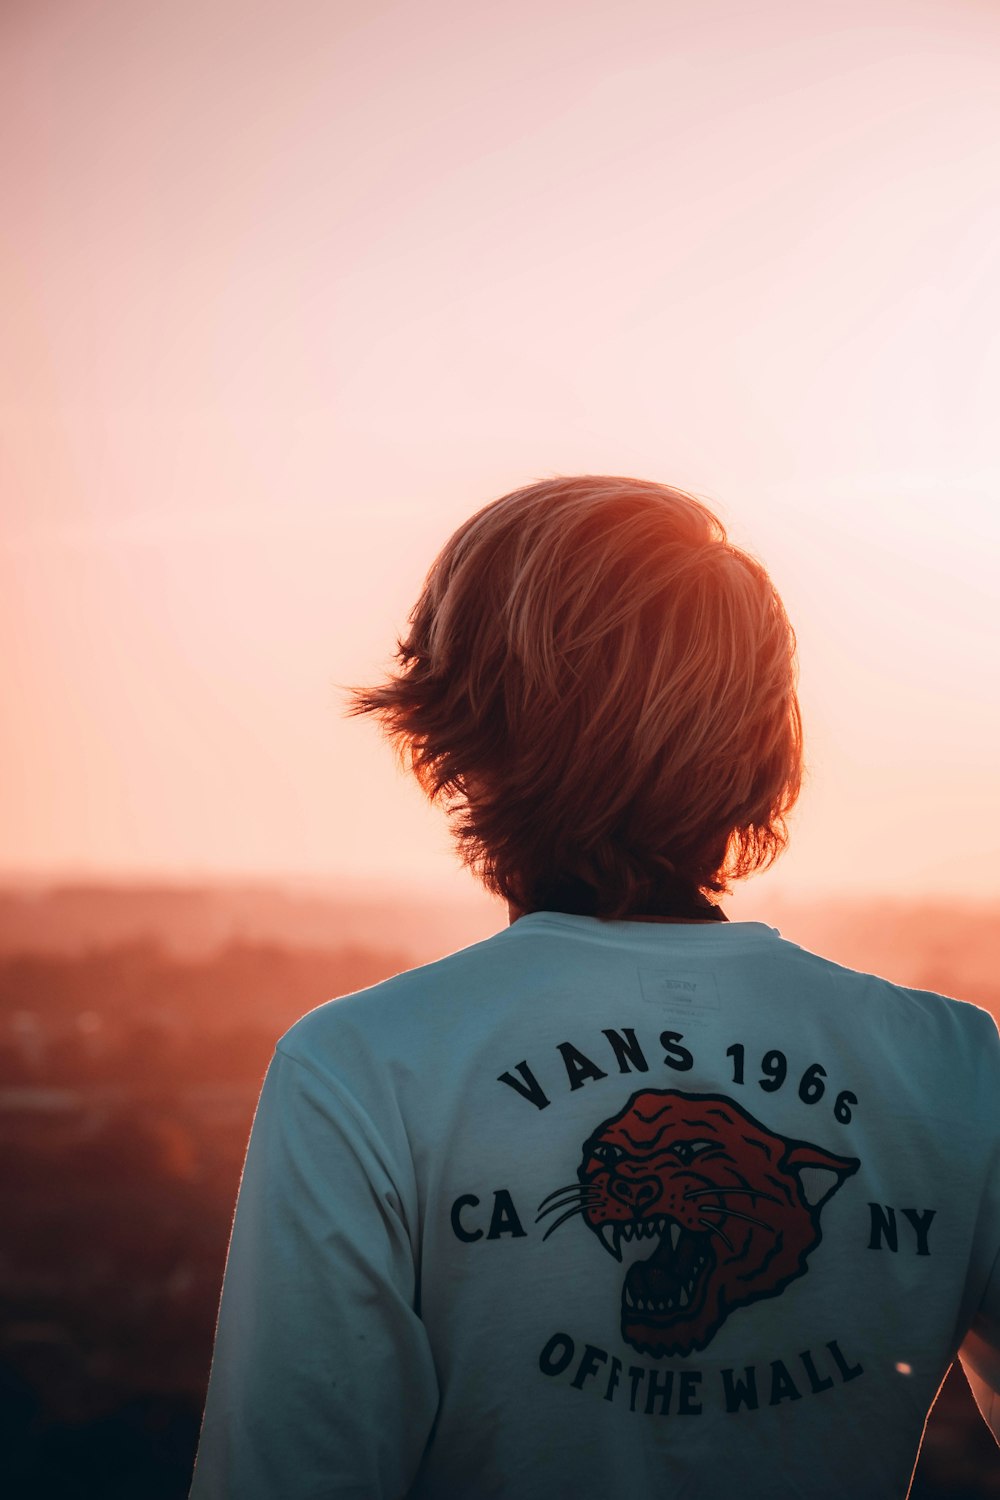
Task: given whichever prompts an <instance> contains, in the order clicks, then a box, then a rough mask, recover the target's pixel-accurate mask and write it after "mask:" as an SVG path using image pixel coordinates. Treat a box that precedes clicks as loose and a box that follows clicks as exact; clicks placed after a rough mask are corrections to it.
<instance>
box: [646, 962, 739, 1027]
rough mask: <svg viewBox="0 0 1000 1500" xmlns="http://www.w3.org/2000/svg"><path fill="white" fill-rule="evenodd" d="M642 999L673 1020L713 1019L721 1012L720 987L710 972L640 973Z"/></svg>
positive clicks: (675, 970)
mask: <svg viewBox="0 0 1000 1500" xmlns="http://www.w3.org/2000/svg"><path fill="white" fill-rule="evenodd" d="M638 972H639V985H640V988H641V989H642V998H643V999H644V1000H648V1002H649V1003H650V1005H655V1006H656V1009H657V1010H658V1011H662V1012H663V1013H664V1014H668V1015H671V1016H695V1017H696V1016H699V1015H703V1014H704V1013H705V1012H706V1011H708V1012H711V1013H712V1014H713V1015H714V1014H716V1013H718V1011H719V1010H720V1009H721V1002H720V1000H719V987H718V985H717V984H716V982H715V975H714V974H713V973H712V972H711V970H705V969H698V970H696V971H693V972H689V971H687V970H684V969H649V968H640V969H639V971H638Z"/></svg>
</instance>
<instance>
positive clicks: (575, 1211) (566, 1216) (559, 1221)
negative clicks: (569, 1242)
mask: <svg viewBox="0 0 1000 1500" xmlns="http://www.w3.org/2000/svg"><path fill="white" fill-rule="evenodd" d="M585 1208H586V1204H581V1206H580V1207H579V1208H571V1209H570V1211H569V1213H568V1214H563V1216H562V1218H561V1219H557V1220H556V1222H555V1223H554V1224H550V1225H549V1227H548V1229H547V1230H546V1231H545V1233H544V1234H543V1235H542V1239H543V1241H544V1240H547V1239H548V1237H549V1235H550V1234H551V1233H552V1231H553V1230H554V1229H558V1228H559V1225H560V1224H565V1222H566V1220H567V1219H572V1217H573V1215H574V1214H582V1213H583V1211H584V1209H585Z"/></svg>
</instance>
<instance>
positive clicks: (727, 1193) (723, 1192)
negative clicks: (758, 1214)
mask: <svg viewBox="0 0 1000 1500" xmlns="http://www.w3.org/2000/svg"><path fill="white" fill-rule="evenodd" d="M708 1193H718V1195H719V1197H720V1198H731V1197H732V1195H733V1194H734V1193H739V1194H741V1195H742V1196H743V1197H749V1198H766V1199H767V1201H768V1203H780V1201H781V1200H780V1198H775V1197H774V1195H773V1193H764V1192H761V1190H760V1188H741V1187H706V1188H692V1190H691V1192H690V1193H685V1194H684V1200H685V1202H686V1201H687V1199H688V1198H704V1197H705V1196H706V1194H708Z"/></svg>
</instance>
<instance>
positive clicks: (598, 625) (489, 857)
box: [346, 475, 802, 918]
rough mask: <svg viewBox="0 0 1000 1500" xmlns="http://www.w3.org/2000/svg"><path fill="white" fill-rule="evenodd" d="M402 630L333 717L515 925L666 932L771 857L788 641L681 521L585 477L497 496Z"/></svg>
mask: <svg viewBox="0 0 1000 1500" xmlns="http://www.w3.org/2000/svg"><path fill="white" fill-rule="evenodd" d="M409 627H410V628H409V632H408V634H407V635H406V638H405V639H401V640H399V641H398V642H397V650H396V652H395V656H394V660H395V661H396V662H397V663H398V670H394V671H393V672H391V673H390V674H389V675H388V678H387V680H386V681H385V682H383V683H382V684H380V685H378V686H374V687H370V688H353V689H350V700H349V706H348V708H347V710H346V712H347V714H348V715H349V716H351V715H358V714H373V715H374V716H375V717H376V719H377V720H378V722H379V724H380V726H381V728H382V731H383V733H384V735H385V736H386V737H387V739H388V740H389V742H390V743H391V744H392V745H393V747H394V749H395V751H396V754H397V757H398V760H399V762H400V764H401V765H403V766H404V767H405V768H407V769H410V770H412V771H413V773H414V774H415V776H416V778H417V780H418V782H419V784H420V786H421V787H422V788H423V790H424V792H425V793H426V794H427V796H428V797H429V799H430V800H431V801H432V802H434V801H439V800H440V801H443V802H444V804H445V805H446V807H447V810H448V814H449V821H450V824H451V830H452V834H453V837H454V839H455V844H456V848H457V851H458V853H459V856H460V858H461V859H462V862H463V863H464V864H466V865H467V866H468V867H469V868H470V869H472V870H473V871H474V873H475V874H476V875H477V876H478V877H479V878H480V879H481V880H482V882H483V884H484V885H485V886H486V888H487V889H488V890H489V891H491V892H492V893H494V894H495V895H498V896H502V897H503V898H504V899H506V900H507V901H509V902H511V903H512V904H513V905H515V906H516V907H518V908H520V909H521V910H522V911H533V910H558V911H574V912H579V913H581V914H586V915H593V916H599V917H604V918H616V917H618V918H620V917H625V916H628V915H638V914H656V913H664V914H669V912H670V911H671V908H676V907H677V905H678V903H684V902H685V901H687V902H689V903H690V902H691V901H692V899H694V900H700V901H702V902H706V901H708V899H709V893H715V894H719V893H727V892H728V891H729V885H728V882H729V881H730V880H733V879H738V878H741V877H743V876H746V875H749V874H751V873H752V872H753V871H755V870H758V869H762V868H765V867H766V866H768V865H769V864H771V863H773V861H774V859H775V858H776V857H777V855H778V854H779V853H780V852H781V851H782V849H783V848H784V847H785V845H786V843H787V839H788V832H787V826H786V823H785V817H786V815H787V813H788V812H789V810H790V809H791V807H792V806H793V805H794V803H795V800H796V798H797V796H798V794H799V790H800V786H801V779H802V723H801V717H800V713H799V705H798V698H797V694H796V675H797V671H796V663H795V646H796V642H795V634H794V631H793V630H792V627H791V624H790V623H789V620H788V617H787V615H786V613H785V610H784V606H783V605H782V602H781V600H780V598H779V597H778V594H777V592H776V591H775V588H774V586H773V584H772V583H771V580H770V578H769V577H768V575H767V573H766V571H765V570H764V568H763V567H762V566H761V564H760V563H759V562H757V561H756V560H755V559H754V558H752V557H751V556H749V555H748V554H747V553H746V552H743V551H741V550H740V549H739V548H738V547H735V546H734V545H733V544H732V543H731V542H729V540H728V538H727V535H726V531H725V528H724V526H723V525H722V523H721V522H720V521H719V520H718V518H717V517H716V516H715V515H713V514H712V512H711V511H710V510H709V509H708V508H707V507H706V506H705V505H704V504H702V502H701V501H700V500H697V499H695V498H694V497H693V496H691V495H688V494H686V493H684V492H683V491H682V490H677V489H674V488H672V487H670V486H667V485H662V484H655V483H652V482H650V481H647V480H641V479H623V478H614V477H608V476H602V475H596V476H595V475H583V476H577V477H558V478H554V479H547V480H543V481H540V482H539V483H536V484H532V485H528V486H527V487H525V488H523V489H519V490H515V491H513V492H512V493H510V494H508V495H504V496H503V497H502V498H501V499H499V500H496V501H494V502H493V503H492V504H490V505H487V506H485V507H484V508H483V509H482V510H479V511H477V512H476V514H475V515H474V516H472V517H471V518H470V519H469V520H468V521H466V522H465V523H464V524H463V525H462V526H460V527H459V528H458V530H457V531H456V532H455V533H454V535H453V536H452V537H451V539H450V540H449V541H448V542H447V543H446V545H445V546H444V548H443V550H442V551H441V553H440V554H439V556H438V557H437V559H436V560H435V562H434V564H433V566H432V567H431V570H430V572H429V573H428V575H427V578H426V581H425V583H424V586H423V589H422V591H421V594H420V597H419V598H418V600H417V602H416V604H415V606H414V608H413V610H412V612H411V614H410V616H409Z"/></svg>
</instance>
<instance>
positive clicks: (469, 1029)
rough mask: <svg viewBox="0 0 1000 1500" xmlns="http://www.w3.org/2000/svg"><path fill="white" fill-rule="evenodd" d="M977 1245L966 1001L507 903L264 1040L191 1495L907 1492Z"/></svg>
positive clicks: (743, 937) (976, 1342)
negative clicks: (512, 915) (479, 938)
mask: <svg viewBox="0 0 1000 1500" xmlns="http://www.w3.org/2000/svg"><path fill="white" fill-rule="evenodd" d="M998 1250H1000V1036H998V1032H997V1026H996V1023H995V1022H994V1020H993V1018H992V1017H991V1016H990V1015H989V1014H988V1013H987V1012H985V1011H983V1010H980V1009H978V1008H977V1007H976V1006H973V1005H969V1004H965V1003H962V1002H960V1001H956V1000H950V999H947V998H944V997H942V996H939V995H936V994H931V993H929V992H926V991H921V990H913V989H905V988H902V987H900V986H898V985H895V984H892V983H890V982H888V981H887V980H885V979H881V978H876V977H874V976H872V975H869V974H862V973H858V972H855V971H854V970H851V969H846V968H843V967H841V966H840V965H838V964H835V963H832V962H830V961H829V960H827V959H824V958H821V957H819V956H817V955H816V954H813V953H810V952H807V951H806V950H804V949H802V948H800V947H797V946H796V945H795V944H793V943H790V942H787V941H786V940H784V939H783V938H782V937H781V936H780V934H779V933H778V932H777V931H776V930H775V929H774V928H771V927H768V926H766V925H764V924H763V923H759V922H732V923H727V922H719V923H712V924H699V925H685V924H668V923H664V924H660V923H654V922H639V921H602V920H599V919H597V918H593V917H583V916H576V915H566V914H563V913H556V912H534V913H531V914H530V915H528V916H525V917H522V918H520V919H519V920H518V921H517V922H515V923H514V924H513V925H512V926H511V927H509V928H507V929H505V930H504V931H502V932H498V933H497V934H495V935H494V936H493V937H491V938H488V939H487V940H486V941H485V942H481V943H477V944H475V945H474V946H472V947H469V948H465V949H462V950H461V951H459V952H457V953H453V954H451V955H450V956H449V957H447V958H445V959H442V960H441V961H440V962H437V963H432V964H428V965H426V966H424V967H422V968H419V969H414V970H412V971H410V972H407V973H403V974H399V975H397V976H396V977H394V978H392V979H390V980H387V981H386V982H385V983H382V984H378V985H375V986H373V987H372V988H371V989H368V990H363V991H360V992H358V993H356V994H353V995H349V996H346V997H344V998H342V999H338V1000H335V1001H331V1002H329V1003H327V1004H325V1005H321V1006H319V1007H318V1009H316V1010H313V1011H311V1012H310V1013H309V1014H308V1015H306V1016H304V1017H303V1018H302V1020H300V1021H299V1022H297V1023H296V1025H294V1026H293V1027H292V1028H291V1029H290V1030H289V1031H288V1032H287V1033H286V1034H285V1035H284V1036H283V1037H282V1038H281V1040H280V1041H279V1042H278V1044H277V1049H276V1053H275V1057H274V1059H273V1061H272V1063H271V1066H270V1068H269V1070H268V1073H267V1076H266V1079H265V1081H264V1086H263V1090H262V1093H261V1097H260V1103H259V1106H258V1109H257V1114H256V1117H255V1121H254V1126H253V1132H252V1135H251V1139H250V1145H249V1149H248V1154H247V1160H246V1166H245V1170H244V1174H243V1180H242V1184H241V1187H240V1195H239V1202H238V1207H237V1212H236V1218H235V1224H234V1229H233V1236H232V1242H231V1245H230V1250H229V1258H228V1262H227V1268H226V1277H225V1284H224V1289H223V1295H222V1303H221V1309H220V1314H219V1324H218V1330H217V1336H216V1345H215V1354H214V1359H213V1364H212V1372H211V1380H210V1384H209V1391H208V1399H207V1405H206V1410H205V1418H204V1425H203V1429H202V1436H201V1443H200V1447H199V1453H198V1462H197V1466H196V1470H195V1477H194V1481H193V1487H192V1490H191V1495H192V1497H193V1500H230V1497H231V1500H264V1497H268V1500H331V1497H359V1500H360V1497H365V1500H373V1497H401V1496H405V1495H411V1496H414V1497H420V1500H431V1497H434V1500H460V1497H476V1500H483V1497H487V1496H511V1497H513V1496H517V1497H522V1500H533V1497H538V1500H542V1497H544V1500H552V1497H553V1496H560V1495H576V1496H589V1495H595V1496H602V1497H603V1496H608V1495H661V1494H662V1495H664V1496H668V1495H669V1496H678V1497H682V1496H683V1497H696V1496H706V1495H716V1494H721V1493H728V1492H729V1491H730V1489H732V1490H733V1491H734V1492H736V1493H739V1494H740V1495H741V1496H742V1497H757V1496H760V1497H767V1500H777V1497H782V1496H825V1495H830V1496H837V1497H838V1500H839V1497H843V1496H845V1495H849V1496H851V1497H852V1500H862V1497H869V1496H870V1497H877V1500H887V1497H892V1496H903V1495H905V1493H906V1490H907V1486H908V1484H909V1480H910V1476H911V1472H912V1470H913V1466H914V1463H915V1461H916V1456H917V1449H918V1446H919V1443H920V1438H921V1433H922V1430H923V1426H924V1420H925V1418H926V1414H927V1411H928V1409H929V1407H930V1405H931V1403H932V1401H933V1399H934V1396H935V1394H936V1392H937V1390H938V1388H939V1386H940V1384H941V1382H942V1380H943V1379H944V1376H945V1374H946V1373H947V1370H948V1368H949V1366H950V1365H951V1363H952V1361H953V1360H954V1358H955V1356H956V1354H957V1353H958V1352H959V1350H960V1349H961V1351H962V1357H963V1363H965V1365H966V1369H967V1371H968V1372H969V1373H970V1379H972V1382H973V1386H974V1389H975V1390H976V1395H977V1399H978V1400H979V1403H980V1407H981V1409H982V1410H983V1413H984V1416H986V1418H987V1420H988V1421H990V1422H991V1426H992V1427H993V1430H994V1432H995V1433H997V1434H998V1435H1000V1414H998V1411H997V1400H996V1394H995V1393H996V1392H997V1391H998V1390H1000V1352H998V1351H1000V1267H998V1262H997V1255H998ZM970 1329H972V1330H973V1332H972V1333H971V1334H970ZM991 1402H992V1415H991V1413H990V1406H991ZM998 1465H1000V1454H998Z"/></svg>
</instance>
